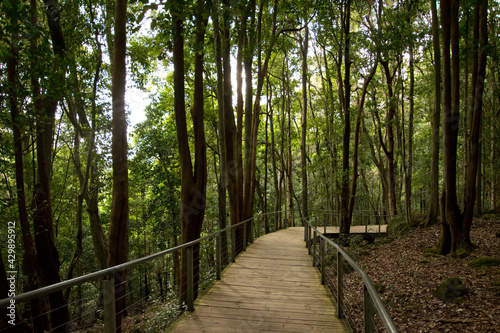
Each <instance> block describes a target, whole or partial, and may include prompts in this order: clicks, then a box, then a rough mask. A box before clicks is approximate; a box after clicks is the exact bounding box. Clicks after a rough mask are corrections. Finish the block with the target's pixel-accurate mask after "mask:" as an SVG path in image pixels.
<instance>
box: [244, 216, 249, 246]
mask: <svg viewBox="0 0 500 333" xmlns="http://www.w3.org/2000/svg"><path fill="white" fill-rule="evenodd" d="M247 224H248V221H247V222H244V223H243V251H245V250H246V249H247V234H248V232H247V227H248V225H247Z"/></svg>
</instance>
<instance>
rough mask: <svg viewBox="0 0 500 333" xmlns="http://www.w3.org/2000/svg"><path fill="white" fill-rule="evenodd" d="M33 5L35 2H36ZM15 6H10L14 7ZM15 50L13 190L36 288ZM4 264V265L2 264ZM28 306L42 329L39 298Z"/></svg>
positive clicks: (10, 63) (11, 60)
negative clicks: (14, 177)
mask: <svg viewBox="0 0 500 333" xmlns="http://www.w3.org/2000/svg"><path fill="white" fill-rule="evenodd" d="M35 6H36V5H35ZM15 8H16V7H15V6H13V7H12V9H13V10H15ZM11 21H13V22H12V24H13V26H14V27H16V30H17V15H13V16H12V17H11ZM16 35H17V33H16V32H14V33H13V36H12V37H13V39H14V38H17V36H16ZM18 52H19V50H18V49H17V48H16V47H15V46H14V44H11V55H10V56H9V57H8V58H7V76H8V85H7V89H8V94H9V106H10V114H11V119H12V132H13V135H14V159H15V171H16V193H17V196H16V197H17V206H18V214H19V222H20V225H21V231H22V239H23V244H24V264H23V267H24V272H25V274H26V275H27V277H28V290H27V291H30V290H34V289H36V288H38V278H37V272H36V267H37V265H36V256H35V247H34V243H33V236H32V234H31V227H30V222H29V218H28V210H27V208H26V193H25V189H24V161H23V142H22V128H21V121H20V119H19V118H20V117H21V112H20V111H19V107H18V97H17V80H18V75H19V74H18V72H17V66H18V61H17V58H18ZM2 266H3V265H2ZM30 310H31V312H32V313H33V315H32V318H35V319H34V329H35V330H36V331H37V332H41V331H43V329H44V328H47V323H48V322H47V318H46V317H45V316H43V315H41V309H40V300H39V299H33V300H31V301H30Z"/></svg>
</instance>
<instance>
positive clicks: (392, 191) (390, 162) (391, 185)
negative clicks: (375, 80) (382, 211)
mask: <svg viewBox="0 0 500 333" xmlns="http://www.w3.org/2000/svg"><path fill="white" fill-rule="evenodd" d="M380 63H381V64H382V66H383V68H384V73H385V78H386V81H387V82H386V83H387V94H388V96H387V97H388V100H389V106H388V110H387V115H386V118H385V122H386V124H387V145H384V144H383V145H382V148H383V149H384V153H385V155H386V157H387V185H388V193H387V194H388V200H389V216H390V217H391V218H393V217H394V216H396V215H397V202H396V169H397V167H396V165H395V157H394V127H393V126H394V125H393V122H394V120H395V116H396V103H395V101H394V98H395V96H394V90H393V87H392V84H393V80H394V75H393V74H391V73H390V70H389V62H388V61H387V60H383V61H381V62H380ZM399 65H400V64H399V62H398V67H399Z"/></svg>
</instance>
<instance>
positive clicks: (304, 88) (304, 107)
mask: <svg viewBox="0 0 500 333" xmlns="http://www.w3.org/2000/svg"><path fill="white" fill-rule="evenodd" d="M306 20H307V16H306ZM300 46H301V51H302V123H301V126H302V132H301V140H300V157H301V165H302V218H303V219H304V220H305V221H308V220H309V207H308V195H307V191H308V189H307V149H306V145H307V103H308V102H307V83H308V79H307V77H308V74H307V53H308V50H309V28H308V27H307V26H306V27H305V37H304V41H303V43H301V45H300ZM304 220H302V225H304V224H305V221H304Z"/></svg>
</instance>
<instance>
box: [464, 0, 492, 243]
mask: <svg viewBox="0 0 500 333" xmlns="http://www.w3.org/2000/svg"><path fill="white" fill-rule="evenodd" d="M487 7H488V1H487V0H482V1H480V2H479V1H478V2H477V3H476V5H475V7H474V37H473V38H474V44H476V43H477V42H479V48H477V47H475V48H474V53H475V54H476V55H475V56H474V57H473V59H475V60H477V63H476V64H473V67H477V76H476V77H473V80H472V89H471V90H472V91H473V96H472V102H471V103H472V105H471V106H472V107H471V112H472V114H471V117H470V119H471V132H470V136H469V142H470V159H469V163H468V169H467V178H466V190H465V203H464V216H463V225H462V230H460V232H461V233H462V234H463V236H464V240H463V242H465V244H466V246H471V245H472V242H471V240H470V230H471V226H472V218H473V213H474V202H475V200H476V184H477V183H476V177H477V174H478V170H479V154H480V149H481V145H480V133H481V116H482V109H483V91H484V79H485V76H486V57H487V54H486V52H487V51H486V46H487V44H488V23H487V15H488V9H487Z"/></svg>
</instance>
